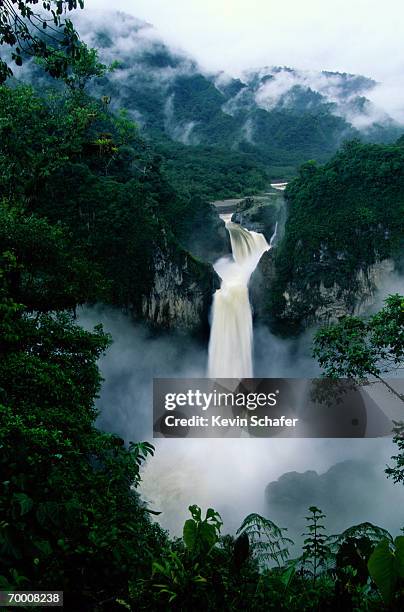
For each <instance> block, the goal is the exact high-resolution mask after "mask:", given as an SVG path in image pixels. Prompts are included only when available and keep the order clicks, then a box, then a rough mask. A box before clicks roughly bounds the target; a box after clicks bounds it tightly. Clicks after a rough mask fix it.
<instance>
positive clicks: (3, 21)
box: [0, 0, 84, 84]
mask: <svg viewBox="0 0 404 612" xmlns="http://www.w3.org/2000/svg"><path fill="white" fill-rule="evenodd" d="M38 3H39V2H38V0H5V1H4V2H2V3H1V10H0V45H7V46H9V47H11V49H12V54H11V57H12V59H13V61H14V62H15V64H16V65H17V66H21V65H22V63H23V59H24V58H25V57H27V56H31V57H38V58H41V59H42V60H43V61H44V66H45V69H46V70H47V71H48V72H49V74H50V75H51V76H53V77H60V76H64V75H66V73H67V70H68V66H69V62H70V61H79V59H80V57H81V53H82V50H83V46H82V44H81V42H80V40H79V37H78V34H77V32H76V31H75V29H74V27H73V24H72V22H71V21H70V19H65V18H64V15H65V14H66V13H67V12H68V11H72V10H75V9H77V8H78V7H80V8H83V7H84V0H57V1H56V2H50V1H47V0H44V1H43V2H40V4H41V10H40V11H38V10H35V9H34V7H35V5H37V4H38ZM60 49H62V50H63V54H60V52H59V50H60ZM12 74H13V72H12V70H11V68H10V66H9V65H8V64H7V63H6V62H5V61H4V60H0V84H1V83H3V82H4V81H5V80H6V79H7V78H8V77H9V76H12Z"/></svg>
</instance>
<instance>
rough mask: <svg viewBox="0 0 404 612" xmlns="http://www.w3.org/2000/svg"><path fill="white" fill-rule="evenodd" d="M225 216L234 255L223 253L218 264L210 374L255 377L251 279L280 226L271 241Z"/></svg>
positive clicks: (211, 333) (210, 345)
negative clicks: (250, 297) (249, 292)
mask: <svg viewBox="0 0 404 612" xmlns="http://www.w3.org/2000/svg"><path fill="white" fill-rule="evenodd" d="M224 220H225V222H226V229H227V230H228V232H229V234H230V242H231V248H232V254H233V257H222V258H221V259H219V260H218V261H217V262H216V263H215V265H214V268H215V270H216V272H217V274H218V275H219V276H220V278H221V281H222V282H221V287H220V289H218V290H217V291H216V293H215V295H214V296H213V307H212V326H211V332H210V341H209V365H208V376H209V377H210V378H251V377H252V376H253V363H252V348H253V326H252V314H251V305H250V300H249V295H248V281H249V280H250V277H251V274H252V273H253V272H254V270H255V268H256V267H257V265H258V262H259V260H260V259H261V257H262V255H263V253H264V252H265V251H268V250H269V249H270V248H271V246H272V243H273V240H274V238H275V236H276V231H277V226H275V232H274V234H273V236H272V238H271V241H270V244H268V242H267V241H266V239H265V237H264V236H263V235H262V234H259V233H257V232H250V231H248V230H247V229H245V228H243V227H241V225H238V224H237V223H232V222H231V221H230V220H228V219H226V218H224Z"/></svg>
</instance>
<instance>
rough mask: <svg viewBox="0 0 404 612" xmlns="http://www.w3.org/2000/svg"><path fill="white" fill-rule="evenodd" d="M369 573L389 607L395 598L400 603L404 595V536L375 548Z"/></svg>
mask: <svg viewBox="0 0 404 612" xmlns="http://www.w3.org/2000/svg"><path fill="white" fill-rule="evenodd" d="M368 567H369V573H370V575H371V577H372V578H373V580H374V581H375V583H376V585H377V588H378V589H379V591H380V593H381V595H382V597H383V600H384V602H385V603H386V604H387V605H389V604H390V603H391V602H392V601H393V598H394V599H396V601H397V603H398V601H399V597H400V594H399V593H398V592H397V586H398V585H399V590H400V591H401V597H402V596H403V595H404V536H398V537H397V538H396V539H395V540H394V543H392V542H391V541H389V540H387V539H386V540H382V541H381V542H379V543H378V544H377V546H376V547H375V549H374V551H373V553H372V555H371V557H370V559H369V562H368Z"/></svg>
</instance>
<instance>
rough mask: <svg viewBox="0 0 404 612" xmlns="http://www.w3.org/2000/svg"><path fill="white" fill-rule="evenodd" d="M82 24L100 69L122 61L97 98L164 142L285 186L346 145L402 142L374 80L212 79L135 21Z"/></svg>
mask: <svg viewBox="0 0 404 612" xmlns="http://www.w3.org/2000/svg"><path fill="white" fill-rule="evenodd" d="M79 24H80V30H81V32H82V35H83V37H84V39H85V40H86V41H88V43H89V44H91V45H92V46H95V47H97V48H98V49H99V50H100V57H101V58H102V60H103V61H105V62H106V63H109V64H112V63H113V62H117V64H116V68H115V70H113V71H112V72H111V73H108V74H107V75H105V77H104V78H103V79H100V80H98V81H96V82H95V84H94V92H95V93H97V94H98V95H101V94H102V93H103V94H104V95H105V94H106V93H107V95H110V96H111V104H112V106H116V107H120V108H126V109H128V111H129V112H130V113H131V115H132V116H133V118H134V119H135V120H136V121H137V122H138V123H139V124H140V125H141V126H143V128H144V130H145V131H146V132H147V133H149V134H153V135H154V136H155V138H157V139H158V140H159V139H161V138H162V136H163V135H164V136H167V137H169V138H170V139H171V140H173V141H175V142H177V143H182V144H185V145H189V146H194V147H196V146H197V145H199V146H201V147H206V146H213V147H215V148H217V149H223V148H226V149H227V150H228V151H239V152H244V153H245V154H248V156H249V158H252V159H254V160H255V161H256V162H257V163H258V164H259V167H262V165H264V166H265V167H266V168H267V169H269V171H270V174H271V175H272V177H279V176H281V177H282V176H284V175H291V174H292V173H294V171H295V169H296V166H297V165H298V164H299V163H302V162H304V161H306V160H307V159H311V158H313V159H317V160H319V161H324V160H325V159H326V158H328V157H329V156H330V155H331V153H333V152H334V151H335V150H336V149H337V148H338V147H339V146H340V144H341V143H342V142H343V141H344V140H347V139H350V138H353V137H361V138H363V139H364V140H370V141H391V140H394V139H395V138H397V137H398V136H399V135H400V133H401V132H400V126H398V125H397V124H396V123H395V122H394V121H393V119H392V118H391V117H389V116H388V114H387V113H386V112H384V111H383V109H381V108H378V107H377V106H375V105H374V104H373V103H372V102H371V101H370V99H369V98H368V97H367V96H368V95H370V94H371V93H372V91H373V89H374V88H375V87H376V85H377V84H376V82H375V81H373V80H372V79H369V78H366V77H363V76H360V75H359V76H357V75H351V74H346V73H338V72H327V71H323V72H304V71H300V70H295V69H293V68H288V67H266V68H262V69H260V70H258V71H252V72H250V73H248V74H244V75H242V77H241V78H237V79H235V78H232V77H230V76H228V75H226V74H224V73H219V74H209V73H208V72H206V71H204V70H203V69H202V68H200V67H199V66H198V65H197V63H196V62H195V61H193V60H192V58H190V57H188V56H187V55H185V54H184V53H182V52H181V51H177V50H172V49H171V48H170V47H169V46H167V45H166V44H164V42H163V41H162V40H161V39H160V38H159V37H158V35H157V34H156V32H155V31H154V29H153V28H152V27H151V26H150V25H148V24H146V23H144V22H141V21H138V20H136V19H134V18H133V17H130V16H128V15H124V14H115V15H114V16H113V18H111V20H110V21H109V22H108V24H107V22H106V20H105V19H103V21H102V22H99V24H98V23H95V24H94V23H91V24H88V23H86V22H85V21H84V20H80V22H79ZM194 151H198V153H199V155H203V153H202V152H203V149H199V148H198V149H194ZM194 154H195V153H194ZM253 184H254V183H252V185H253ZM257 185H259V182H258V181H257Z"/></svg>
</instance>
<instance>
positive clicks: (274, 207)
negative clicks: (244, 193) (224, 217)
mask: <svg viewBox="0 0 404 612" xmlns="http://www.w3.org/2000/svg"><path fill="white" fill-rule="evenodd" d="M283 202H284V201H283V195H282V194H281V193H279V192H278V193H268V194H266V195H263V196H253V197H249V198H245V199H244V200H242V201H241V202H240V203H239V204H238V205H237V208H236V211H235V212H234V213H233V216H232V218H231V220H232V221H233V222H234V223H239V224H240V225H242V226H243V227H245V228H246V229H248V230H250V231H253V232H259V233H261V234H264V236H265V238H266V239H267V241H268V242H269V241H270V239H271V237H272V235H273V233H274V231H275V225H276V222H278V223H279V222H280V220H281V216H282V214H281V212H282V209H283Z"/></svg>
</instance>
